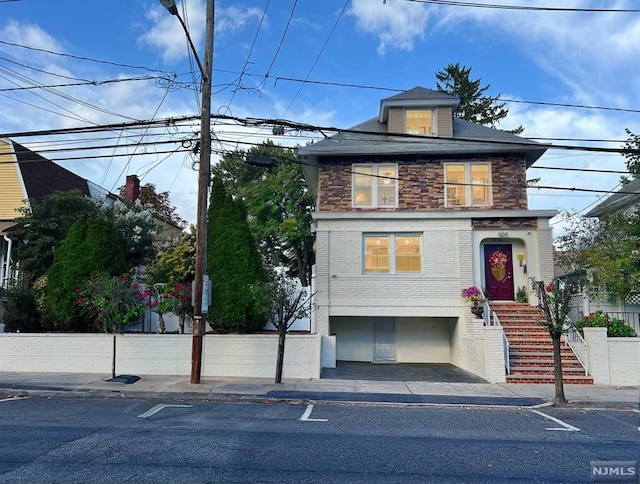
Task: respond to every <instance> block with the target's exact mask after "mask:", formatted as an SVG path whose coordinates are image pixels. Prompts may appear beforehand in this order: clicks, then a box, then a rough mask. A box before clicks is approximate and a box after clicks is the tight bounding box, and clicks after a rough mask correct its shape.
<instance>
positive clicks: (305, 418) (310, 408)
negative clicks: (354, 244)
mask: <svg viewBox="0 0 640 484" xmlns="http://www.w3.org/2000/svg"><path fill="white" fill-rule="evenodd" d="M311 412H313V403H310V404H309V405H307V409H306V410H305V411H304V413H303V414H302V417H300V420H302V421H303V422H328V420H327V419H326V418H309V416H310V415H311Z"/></svg>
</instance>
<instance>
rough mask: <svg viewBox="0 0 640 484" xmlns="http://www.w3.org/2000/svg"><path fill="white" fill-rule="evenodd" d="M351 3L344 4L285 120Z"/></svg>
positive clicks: (289, 106) (285, 111) (299, 88)
mask: <svg viewBox="0 0 640 484" xmlns="http://www.w3.org/2000/svg"><path fill="white" fill-rule="evenodd" d="M350 1H351V0H346V2H344V6H343V7H342V10H341V11H340V14H339V15H338V18H337V19H336V21H335V22H334V23H333V27H331V30H330V31H329V35H328V36H327V39H326V40H325V41H324V44H322V48H321V49H320V52H318V55H317V56H316V59H315V60H314V61H313V64H312V65H311V68H310V69H309V71H308V72H307V75H306V76H305V78H304V81H303V82H302V84H300V86H299V87H298V90H297V91H296V93H295V95H294V96H293V99H292V100H291V102H290V103H289V105H288V106H287V109H285V110H284V112H283V113H282V115H281V116H280V117H281V118H283V117H284V116H285V115H286V114H287V113H288V112H289V109H291V106H293V103H294V102H295V101H296V99H298V96H299V95H300V91H302V88H303V87H304V85H305V84H306V82H307V79H309V76H310V75H311V73H312V72H313V69H315V67H316V64H317V63H318V61H319V60H320V57H321V56H322V53H323V52H324V49H325V48H326V47H327V44H328V43H329V40H331V37H332V36H333V32H334V31H335V30H336V27H337V26H338V23H339V22H340V19H341V18H342V16H343V15H344V12H345V10H346V9H347V6H348V5H349V2H350Z"/></svg>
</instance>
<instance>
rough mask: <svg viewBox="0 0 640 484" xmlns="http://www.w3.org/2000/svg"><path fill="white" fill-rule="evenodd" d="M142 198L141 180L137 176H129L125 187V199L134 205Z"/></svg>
mask: <svg viewBox="0 0 640 484" xmlns="http://www.w3.org/2000/svg"><path fill="white" fill-rule="evenodd" d="M138 198H140V180H139V179H138V176H137V175H127V183H126V184H125V186H124V199H125V200H126V201H127V202H130V203H134V202H135V201H136V200H138Z"/></svg>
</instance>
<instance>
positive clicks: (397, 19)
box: [348, 0, 429, 55]
mask: <svg viewBox="0 0 640 484" xmlns="http://www.w3.org/2000/svg"><path fill="white" fill-rule="evenodd" d="M348 13H349V15H352V16H354V17H355V18H356V23H357V25H358V28H359V29H360V30H362V31H363V32H365V33H368V34H374V35H376V36H377V37H378V40H379V44H378V54H380V55H383V54H384V53H385V52H386V50H387V48H395V49H400V50H406V51H411V50H413V48H414V44H415V41H416V40H419V39H422V38H424V32H425V30H426V28H427V21H428V20H429V11H428V10H427V7H426V6H425V5H423V4H420V3H413V2H404V1H400V0H387V2H386V3H384V4H383V2H380V1H371V0H353V2H352V3H351V9H350V10H349V12H348Z"/></svg>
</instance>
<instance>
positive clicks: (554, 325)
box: [531, 277, 577, 406]
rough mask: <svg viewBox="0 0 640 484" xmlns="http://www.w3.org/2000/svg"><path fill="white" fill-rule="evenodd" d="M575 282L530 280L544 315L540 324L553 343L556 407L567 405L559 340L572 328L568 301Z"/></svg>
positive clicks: (574, 287) (569, 279)
mask: <svg viewBox="0 0 640 484" xmlns="http://www.w3.org/2000/svg"><path fill="white" fill-rule="evenodd" d="M576 283H577V281H576V280H575V279H574V278H571V277H568V278H567V279H565V280H563V281H560V280H559V279H554V280H552V281H551V282H549V283H548V284H545V283H544V281H538V280H536V279H535V278H532V279H531V284H532V289H533V291H534V292H535V293H536V295H537V296H538V306H539V307H540V309H542V312H543V313H544V317H545V319H544V321H541V322H540V324H541V325H542V326H543V327H544V328H545V329H546V330H547V332H548V333H549V336H551V341H552V342H553V375H554V383H555V400H554V403H555V404H556V405H558V406H562V405H567V403H568V402H567V399H566V398H565V395H564V380H563V375H562V352H561V347H560V344H561V338H562V335H563V334H565V333H566V332H567V331H569V329H571V327H572V323H571V321H570V320H569V319H568V314H569V300H570V298H571V295H572V294H574V293H575V290H576V287H577V285H576Z"/></svg>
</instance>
